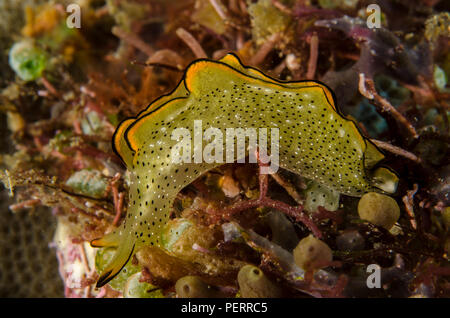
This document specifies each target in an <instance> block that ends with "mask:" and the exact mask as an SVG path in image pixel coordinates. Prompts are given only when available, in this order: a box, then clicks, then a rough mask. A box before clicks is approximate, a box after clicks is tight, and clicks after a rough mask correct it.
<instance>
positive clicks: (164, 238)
mask: <svg viewBox="0 0 450 318" xmlns="http://www.w3.org/2000/svg"><path fill="white" fill-rule="evenodd" d="M192 225H193V223H192V222H191V221H189V220H187V219H183V218H178V219H174V220H170V221H169V222H168V223H167V225H166V226H165V227H164V230H163V231H162V232H161V246H162V247H164V248H165V249H166V250H168V251H171V250H172V246H173V244H175V243H176V242H177V241H178V239H179V238H180V237H181V235H182V234H183V233H184V231H186V230H187V229H188V228H189V227H191V226H192Z"/></svg>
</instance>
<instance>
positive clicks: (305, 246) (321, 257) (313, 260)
mask: <svg viewBox="0 0 450 318" xmlns="http://www.w3.org/2000/svg"><path fill="white" fill-rule="evenodd" d="M294 260H295V263H296V264H297V265H298V266H299V267H300V268H302V269H304V270H305V271H309V270H314V269H318V268H321V267H324V266H326V265H327V264H328V263H329V262H331V261H332V260H333V253H332V251H331V249H330V247H329V246H328V245H327V244H326V243H325V242H323V241H321V240H319V239H317V238H315V237H314V236H313V235H309V236H307V237H305V238H304V239H302V240H301V241H300V242H299V243H298V245H297V247H296V248H295V249H294Z"/></svg>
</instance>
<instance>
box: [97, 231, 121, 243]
mask: <svg viewBox="0 0 450 318" xmlns="http://www.w3.org/2000/svg"><path fill="white" fill-rule="evenodd" d="M119 243H120V238H119V235H118V234H117V232H115V231H114V232H111V233H109V234H106V235H105V236H103V237H102V238H98V239H95V240H92V241H91V246H92V247H117V246H118V245H119Z"/></svg>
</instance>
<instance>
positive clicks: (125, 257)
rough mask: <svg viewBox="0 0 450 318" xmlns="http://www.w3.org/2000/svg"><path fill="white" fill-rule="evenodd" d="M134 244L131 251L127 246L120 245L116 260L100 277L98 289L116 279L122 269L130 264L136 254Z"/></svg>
mask: <svg viewBox="0 0 450 318" xmlns="http://www.w3.org/2000/svg"><path fill="white" fill-rule="evenodd" d="M134 246H135V245H134V244H133V246H131V249H130V248H129V247H128V246H127V245H126V244H123V245H120V247H119V248H118V250H117V251H116V254H115V255H114V258H113V259H112V260H111V262H110V263H109V264H108V265H107V266H106V268H105V270H104V271H103V273H102V274H101V275H100V278H99V279H98V280H97V284H96V287H97V288H100V287H102V286H104V285H106V284H107V283H108V282H109V281H110V280H111V279H113V278H114V277H116V275H117V274H119V273H120V271H121V270H122V268H123V267H124V266H125V265H126V264H127V263H128V261H129V260H130V258H131V256H132V255H133V252H134Z"/></svg>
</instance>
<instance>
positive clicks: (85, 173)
mask: <svg viewBox="0 0 450 318" xmlns="http://www.w3.org/2000/svg"><path fill="white" fill-rule="evenodd" d="M66 185H67V186H69V187H71V188H72V189H73V190H74V191H75V192H77V193H79V194H84V195H88V196H91V197H94V198H100V197H102V196H103V195H104V193H105V191H106V188H107V186H108V181H107V179H106V178H105V177H104V176H103V175H102V174H101V172H100V171H97V170H90V169H83V170H80V171H77V172H75V173H74V174H73V175H71V176H70V178H69V179H67V181H66Z"/></svg>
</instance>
